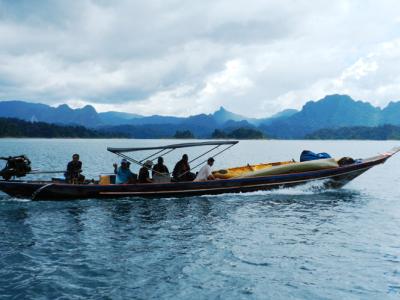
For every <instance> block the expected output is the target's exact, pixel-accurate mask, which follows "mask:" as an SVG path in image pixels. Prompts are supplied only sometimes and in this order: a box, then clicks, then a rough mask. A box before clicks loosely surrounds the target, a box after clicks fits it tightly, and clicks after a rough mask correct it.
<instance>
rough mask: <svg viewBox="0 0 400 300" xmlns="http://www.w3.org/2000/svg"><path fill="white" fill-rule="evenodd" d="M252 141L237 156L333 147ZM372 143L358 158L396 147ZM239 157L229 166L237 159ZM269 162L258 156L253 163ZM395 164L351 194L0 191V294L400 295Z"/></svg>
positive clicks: (94, 166) (89, 161) (350, 147)
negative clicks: (74, 197) (26, 194)
mask: <svg viewBox="0 0 400 300" xmlns="http://www.w3.org/2000/svg"><path fill="white" fill-rule="evenodd" d="M150 142H151V141H150ZM150 142H147V143H150ZM1 143H3V145H4V143H5V142H4V141H0V144H1ZM9 143H10V141H9V140H7V147H10V149H12V148H13V147H14V148H13V149H12V150H13V152H18V153H19V152H20V151H17V150H18V149H22V148H19V147H23V146H24V143H23V142H22V141H21V140H17V141H16V142H15V144H12V143H11V144H12V145H11V146H9V145H8V144H9ZM37 143H38V144H35V143H33V144H34V145H33V147H32V153H33V154H31V155H30V157H31V158H32V160H33V161H41V162H43V163H44V164H48V165H47V167H50V166H51V164H54V165H56V164H58V163H59V162H57V161H53V162H51V163H50V162H48V161H47V160H46V159H45V158H43V156H42V155H44V154H43V153H42V152H40V153H39V149H40V148H41V147H39V146H40V145H39V144H40V143H39V142H37ZM43 143H44V144H46V145H47V146H49V145H51V147H52V148H53V149H54V151H59V154H60V153H61V154H60V156H62V155H63V154H65V152H63V151H64V150H65V149H68V147H70V148H76V147H78V146H79V147H80V144H81V142H80V141H78V142H77V143H75V144H74V145H71V144H70V142H68V141H63V142H62V143H61V144H62V147H58V146H57V145H53V144H52V143H53V142H52V141H47V140H45V141H43ZM101 143H103V144H106V141H103V142H101V141H93V142H92V141H86V144H85V147H83V148H82V151H79V152H82V153H85V149H91V151H92V155H93V157H91V156H86V160H85V161H86V167H87V170H86V171H87V173H88V174H91V173H93V174H95V173H96V172H97V171H98V168H99V164H98V163H96V162H97V160H98V159H99V157H101V156H102V154H101V151H100V150H99V149H97V148H100V147H99V144H101ZM120 143H123V141H120ZM255 143H258V144H257V147H256V146H254V145H253V144H252V142H246V143H244V146H242V148H240V149H239V150H238V151H239V152H241V155H242V156H243V155H244V153H246V151H247V152H249V151H250V150H251V151H253V150H254V151H257V149H260V152H262V151H264V150H263V149H265V148H269V149H274V150H275V151H277V150H278V149H279V145H281V146H280V147H281V148H280V151H281V153H284V154H286V155H287V157H290V156H291V155H290V154H291V153H290V151H294V150H292V149H293V148H296V149H302V148H305V147H307V148H309V149H315V150H317V151H318V150H326V149H325V148H324V147H323V146H326V144H323V142H318V141H317V142H314V144H313V145H311V146H310V145H304V143H308V142H306V141H290V142H286V141H283V142H281V144H279V142H276V141H273V142H272V141H271V143H272V144H270V145H268V147H265V148H263V147H260V145H261V144H260V142H259V141H257V142H255ZM366 145H368V147H361V148H362V149H361V148H360V150H359V151H360V156H368V155H373V154H375V153H376V152H378V151H383V149H388V148H390V146H391V144H390V142H388V143H386V144H385V143H383V144H381V143H378V142H375V143H373V142H369V143H367V144H366ZM288 146H290V147H288ZM329 146H330V147H331V149H332V151H330V152H333V153H334V154H336V155H339V154H341V153H345V152H348V153H354V144H351V143H349V144H346V143H338V144H336V145H334V144H329ZM246 147H247V148H246ZM1 149H3V148H1ZM94 149H97V150H94ZM381 149H382V150H381ZM375 150H376V151H375ZM10 151H11V150H10ZM65 151H67V150H65ZM68 151H69V150H68ZM96 151H97V152H96ZM296 151H297V150H296ZM351 151H353V152H351ZM357 151H358V148H357ZM374 151H375V152H374ZM361 152H362V153H361ZM35 155H37V157H35ZM48 155H50V154H48ZM52 155H54V157H55V156H56V155H55V154H52ZM268 155H270V156H273V155H272V154H268ZM268 155H267V156H268ZM274 155H275V154H274ZM242 156H241V157H240V158H235V155H231V156H225V157H223V158H221V160H223V161H224V162H225V163H227V164H240V163H242V162H243V160H242V159H243V158H242ZM281 156H282V157H281V158H282V159H284V158H286V157H283V155H281ZM261 158H262V153H258V152H257V153H256V154H255V155H254V158H253V159H254V160H255V161H257V160H258V159H260V161H261ZM101 159H104V157H103V158H101ZM228 160H229V161H228ZM267 160H269V159H267ZM104 161H106V160H104ZM399 166H400V159H399V158H398V157H395V158H393V159H392V160H390V161H388V163H387V164H385V165H383V166H379V167H377V168H375V169H373V170H371V171H370V172H367V173H366V174H364V175H363V176H362V177H360V178H359V179H357V180H356V181H354V183H352V184H350V185H349V186H348V187H347V188H345V189H341V190H328V191H321V190H320V189H318V185H317V186H315V185H313V184H312V185H308V186H303V187H296V188H291V189H282V190H277V191H272V192H254V193H247V194H225V195H217V196H207V195H206V196H201V197H188V198H179V199H177V198H169V199H141V198H126V199H119V200H115V199H109V200H95V199H93V200H83V201H66V202H32V201H20V200H17V199H12V198H10V197H8V196H5V195H2V196H0V198H1V201H0V233H1V236H2V239H0V295H2V296H3V297H4V298H14V299H35V298H51V299H53V298H62V297H64V298H68V299H70V298H92V299H98V298H100V299H101V298H106V299H107V298H108V299H109V298H112V299H132V298H139V299H149V298H150V299H170V298H178V299H179V298H181V299H191V298H193V299H209V298H212V299H214V298H223V299H226V298H228V299H232V298H233V299H254V298H256V299H268V298H270V299H288V298H296V299H297V298H305V299H315V298H318V299H320V298H322V299H344V298H346V299H348V298H355V299H360V298H362V299H367V298H371V299H382V298H385V299H387V298H393V299H397V298H398V297H399V294H400V271H399V270H400V269H399V266H400V257H399V249H400V242H399V241H400V234H399V233H398V228H399V227H400V221H399V218H398V216H399V215H400V205H399V201H398V199H399V198H400V197H399V196H400V192H399V190H398V189H396V188H393V186H396V183H398V182H399V179H400V176H399V175H400V174H399V171H398V170H399Z"/></svg>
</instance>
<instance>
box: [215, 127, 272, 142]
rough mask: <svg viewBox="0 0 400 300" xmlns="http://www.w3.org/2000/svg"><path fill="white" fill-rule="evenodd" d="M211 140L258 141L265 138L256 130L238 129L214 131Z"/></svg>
mask: <svg viewBox="0 0 400 300" xmlns="http://www.w3.org/2000/svg"><path fill="white" fill-rule="evenodd" d="M211 138H212V139H236V140H244V139H248V140H259V139H265V138H266V136H265V135H264V134H263V133H262V132H261V131H260V130H257V129H253V128H245V127H240V128H236V129H233V130H230V131H224V130H219V129H215V130H214V132H213V133H212V135H211Z"/></svg>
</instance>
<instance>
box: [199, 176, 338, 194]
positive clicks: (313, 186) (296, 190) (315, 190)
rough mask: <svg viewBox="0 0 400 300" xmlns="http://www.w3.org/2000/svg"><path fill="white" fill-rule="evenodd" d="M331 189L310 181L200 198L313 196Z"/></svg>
mask: <svg viewBox="0 0 400 300" xmlns="http://www.w3.org/2000/svg"><path fill="white" fill-rule="evenodd" d="M329 191H331V189H327V188H326V187H325V180H319V181H311V182H309V183H306V184H302V185H299V186H296V187H286V188H279V189H274V190H266V191H265V190H260V191H254V192H244V193H225V194H218V195H202V196H201V197H216V198H218V197H224V198H225V197H226V196H229V195H231V196H238V195H240V196H241V197H252V196H265V195H313V194H319V193H324V192H329Z"/></svg>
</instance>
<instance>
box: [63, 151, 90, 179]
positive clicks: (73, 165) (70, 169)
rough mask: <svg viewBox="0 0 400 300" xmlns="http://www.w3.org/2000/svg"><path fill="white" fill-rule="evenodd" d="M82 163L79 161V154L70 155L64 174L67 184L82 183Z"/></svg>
mask: <svg viewBox="0 0 400 300" xmlns="http://www.w3.org/2000/svg"><path fill="white" fill-rule="evenodd" d="M81 173H82V162H81V161H80V160H79V154H76V153H75V154H74V155H72V161H70V162H69V163H68V165H67V172H65V173H64V176H65V179H66V180H67V182H68V183H83V182H84V181H85V176H83V175H82V174H81Z"/></svg>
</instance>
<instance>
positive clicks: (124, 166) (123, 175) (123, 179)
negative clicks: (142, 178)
mask: <svg viewBox="0 0 400 300" xmlns="http://www.w3.org/2000/svg"><path fill="white" fill-rule="evenodd" d="M113 166H114V173H115V174H116V175H117V176H116V178H115V183H116V184H125V183H135V182H136V178H137V175H136V174H133V173H132V172H131V170H130V169H129V163H128V161H127V160H126V159H125V158H124V159H122V160H121V166H120V167H119V168H118V165H117V164H114V165H113Z"/></svg>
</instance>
